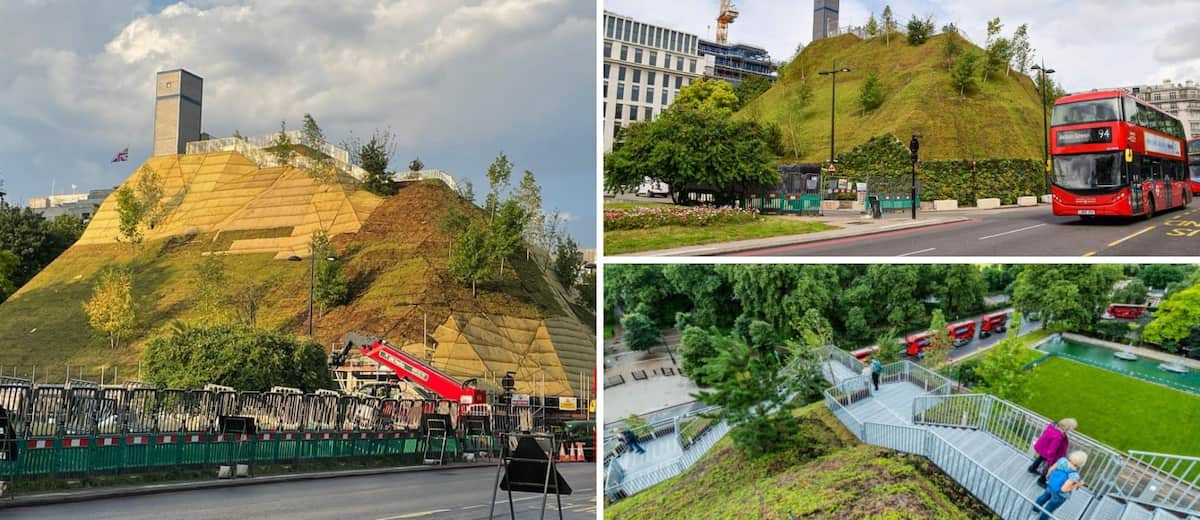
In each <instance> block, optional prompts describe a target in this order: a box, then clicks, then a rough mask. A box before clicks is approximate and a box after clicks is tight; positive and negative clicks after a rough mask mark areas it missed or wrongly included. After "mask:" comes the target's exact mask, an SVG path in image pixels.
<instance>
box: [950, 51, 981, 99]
mask: <svg viewBox="0 0 1200 520" xmlns="http://www.w3.org/2000/svg"><path fill="white" fill-rule="evenodd" d="M978 69H979V53H977V52H975V51H973V50H968V51H967V52H964V53H962V55H961V56H959V57H958V61H957V62H955V64H954V70H952V71H950V80H951V84H952V85H954V88H956V89H958V95H959V97H963V98H965V97H966V96H967V94H969V93H971V92H973V91H974V90H975V86H976V83H975V77H976V71H977V70H978Z"/></svg>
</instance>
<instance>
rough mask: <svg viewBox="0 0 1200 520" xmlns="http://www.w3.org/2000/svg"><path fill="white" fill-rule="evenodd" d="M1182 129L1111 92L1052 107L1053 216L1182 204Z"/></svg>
mask: <svg viewBox="0 0 1200 520" xmlns="http://www.w3.org/2000/svg"><path fill="white" fill-rule="evenodd" d="M1184 139H1186V135H1185V134H1184V132H1183V123H1181V122H1180V121H1179V120H1178V119H1175V118H1174V117H1172V116H1171V115H1170V114H1168V113H1166V112H1163V111H1161V110H1159V109H1157V108H1155V107H1153V106H1151V105H1149V104H1148V103H1146V102H1144V101H1142V100H1140V99H1138V98H1136V97H1134V96H1131V95H1129V94H1127V93H1125V92H1124V91H1120V90H1110V91H1103V92H1088V93H1084V94H1075V95H1072V96H1067V97H1064V98H1062V99H1059V100H1058V101H1057V102H1055V106H1054V117H1053V119H1052V120H1051V123H1050V147H1051V155H1052V156H1053V173H1054V186H1053V187H1052V188H1051V194H1052V195H1053V197H1052V200H1053V206H1054V214H1055V215H1078V216H1079V217H1081V218H1083V219H1084V220H1088V219H1091V218H1093V217H1099V216H1110V217H1121V216H1146V217H1151V216H1153V215H1154V214H1155V213H1156V212H1159V211H1165V210H1168V209H1172V208H1179V207H1183V206H1186V205H1188V204H1189V203H1190V202H1191V201H1192V191H1193V190H1192V186H1191V182H1190V178H1189V175H1188V169H1187V143H1186V142H1185V141H1184Z"/></svg>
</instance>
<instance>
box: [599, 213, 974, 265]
mask: <svg viewBox="0 0 1200 520" xmlns="http://www.w3.org/2000/svg"><path fill="white" fill-rule="evenodd" d="M970 220H972V219H971V218H970V217H963V216H954V217H949V216H948V217H942V218H936V219H932V220H925V221H921V220H918V221H916V222H913V221H906V222H903V223H898V224H892V225H889V226H883V227H879V228H873V229H854V228H853V226H850V227H843V228H842V229H837V230H832V231H822V232H818V233H810V234H807V235H790V236H782V237H772V238H757V239H753V240H741V241H737V242H725V243H716V244H709V245H696V246H688V247H680V248H673V249H660V250H658V251H643V252H640V253H630V254H625V255H617V256H621V257H628V256H685V257H686V256H721V255H729V254H734V253H744V252H748V251H759V250H764V249H773V248H778V247H788V246H796V245H803V244H811V243H816V242H826V241H830V240H840V239H846V238H858V237H865V236H871V235H879V234H883V233H891V232H894V231H905V230H911V229H921V228H926V227H933V226H941V225H944V224H957V223H960V222H967V221H970Z"/></svg>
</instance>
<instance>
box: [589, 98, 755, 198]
mask: <svg viewBox="0 0 1200 520" xmlns="http://www.w3.org/2000/svg"><path fill="white" fill-rule="evenodd" d="M764 128H765V127H764V126H763V125H760V124H758V123H755V122H753V121H743V120H734V119H733V118H732V117H731V116H730V113H729V112H728V111H725V110H668V111H667V112H665V113H664V114H663V115H662V116H660V117H659V118H658V119H657V120H655V121H652V122H643V123H637V124H634V125H632V126H630V127H629V128H627V129H626V133H625V144H624V145H622V146H621V148H619V149H617V150H616V151H614V152H612V153H609V154H608V155H606V156H605V160H604V183H605V187H606V188H607V189H608V190H609V191H626V190H628V189H632V188H634V187H636V186H640V185H641V184H642V182H643V181H644V179H645V178H647V177H649V178H651V179H655V180H658V181H662V182H665V183H667V184H668V185H670V186H673V187H676V188H678V187H683V186H687V185H693V184H707V185H711V186H715V187H717V189H718V190H720V191H722V192H724V193H742V192H744V191H745V190H746V189H747V187H750V186H755V185H771V186H773V185H775V184H778V182H779V172H778V171H777V170H776V167H775V155H774V153H773V152H772V149H771V148H772V144H771V143H770V142H769V140H768V139H766V137H767V133H766V132H765V131H764ZM676 194H678V191H676ZM677 202H678V201H677Z"/></svg>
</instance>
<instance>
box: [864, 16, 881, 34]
mask: <svg viewBox="0 0 1200 520" xmlns="http://www.w3.org/2000/svg"><path fill="white" fill-rule="evenodd" d="M865 30H866V31H867V38H874V37H876V36H879V21H878V20H876V19H875V12H874V11H872V12H871V17H870V18H867V26H866V28H865Z"/></svg>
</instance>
